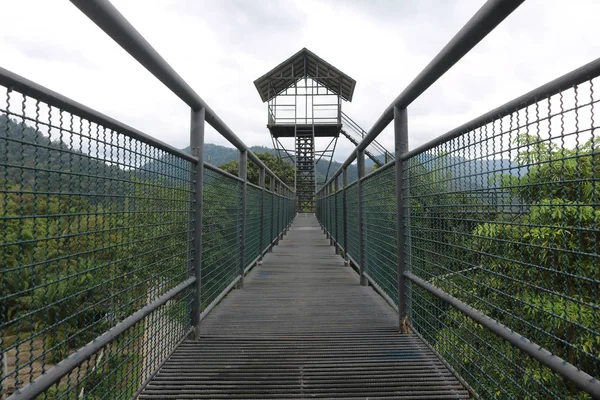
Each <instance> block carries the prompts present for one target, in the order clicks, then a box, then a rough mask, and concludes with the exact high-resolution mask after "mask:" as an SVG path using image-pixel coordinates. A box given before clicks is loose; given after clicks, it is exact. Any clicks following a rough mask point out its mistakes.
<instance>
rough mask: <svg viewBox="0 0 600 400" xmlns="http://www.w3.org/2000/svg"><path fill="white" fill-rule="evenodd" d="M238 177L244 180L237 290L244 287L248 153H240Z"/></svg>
mask: <svg viewBox="0 0 600 400" xmlns="http://www.w3.org/2000/svg"><path fill="white" fill-rule="evenodd" d="M239 168H240V169H239V177H240V178H242V179H243V180H244V182H243V183H242V223H241V232H240V271H239V275H240V280H239V281H238V283H237V288H238V289H242V288H243V287H244V268H245V267H246V266H245V265H244V261H245V260H244V256H245V253H246V193H247V191H248V185H247V184H248V152H247V151H240V166H239Z"/></svg>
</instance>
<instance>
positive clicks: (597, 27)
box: [0, 0, 600, 159]
mask: <svg viewBox="0 0 600 400" xmlns="http://www.w3.org/2000/svg"><path fill="white" fill-rule="evenodd" d="M114 4H115V6H116V7H117V8H118V9H119V10H120V11H121V12H122V13H123V14H124V15H125V17H126V18H128V19H129V20H130V21H131V23H132V24H133V25H134V26H135V27H136V28H137V29H138V30H139V31H140V32H141V33H142V35H144V36H145V37H146V38H147V39H148V41H149V42H150V43H151V44H152V45H153V46H154V47H155V48H156V49H157V51H159V53H161V54H162V55H163V57H164V58H165V59H166V60H167V61H168V62H169V63H170V64H171V65H172V66H173V67H174V68H175V70H176V71H178V72H179V74H180V75H181V76H182V77H183V78H184V79H185V80H186V81H187V82H188V83H189V84H190V85H191V86H192V87H193V88H194V89H195V90H196V91H197V92H198V94H199V95H200V96H201V97H202V98H203V99H204V100H206V101H207V102H208V104H209V105H210V106H211V108H213V109H214V110H215V111H217V113H218V114H219V115H220V116H221V118H222V119H223V120H224V121H225V122H226V123H227V124H228V125H229V126H230V127H231V128H232V129H233V130H234V131H235V132H236V133H237V134H238V136H240V137H241V138H242V139H243V140H244V141H245V142H246V143H247V144H248V145H254V144H260V145H270V144H271V139H270V137H269V133H268V131H267V130H266V128H265V124H266V105H264V104H262V103H261V101H260V98H259V96H258V94H257V93H256V91H255V88H254V85H253V81H254V79H256V78H257V77H259V76H261V75H262V74H263V73H264V72H266V71H268V70H269V69H271V68H272V67H274V66H275V65H276V64H278V63H279V62H281V61H282V60H284V59H285V58H287V57H289V56H290V55H292V54H293V53H295V52H296V51H298V50H299V49H300V48H302V47H307V48H309V49H311V50H312V51H313V52H315V53H316V54H318V55H319V56H320V57H322V58H324V59H325V60H327V61H328V62H330V63H331V64H333V65H335V66H336V67H338V68H340V69H341V70H342V71H344V72H346V73H347V74H349V75H350V76H352V77H353V78H354V79H356V80H357V82H358V83H357V87H356V91H355V96H354V101H353V102H352V103H346V104H344V109H345V111H346V112H347V113H348V114H349V115H350V116H351V117H352V118H353V119H355V120H356V121H357V122H358V123H359V124H360V125H362V126H363V128H365V129H368V128H370V127H371V125H372V124H373V123H374V122H375V120H376V119H377V118H378V117H379V116H380V115H381V113H382V112H383V110H384V109H385V108H386V107H387V106H388V105H389V104H390V102H391V101H392V100H393V99H394V98H395V97H396V96H397V95H398V94H399V93H400V92H401V91H402V89H403V88H404V87H405V86H406V85H407V84H408V83H409V82H410V81H411V80H412V79H413V78H414V77H415V76H416V75H417V74H418V72H419V71H420V70H421V69H422V68H423V67H424V66H425V65H426V64H427V63H428V62H429V61H430V60H431V59H432V58H433V57H434V56H435V54H436V53H437V52H438V51H439V50H440V49H441V48H442V47H443V45H445V44H446V43H447V42H448V40H450V38H451V36H452V35H453V34H454V33H456V32H457V31H458V29H460V27H461V26H462V25H464V23H465V22H466V21H467V20H468V19H469V18H470V17H471V16H472V15H473V13H474V12H475V11H476V10H477V9H478V8H479V7H480V6H481V5H482V2H481V1H468V0H463V1H454V2H443V1H434V0H429V1H422V2H399V1H383V0H381V1H363V0H352V1H344V2H342V1H339V0H338V1H333V0H332V1H317V0H290V1H287V2H282V1H266V0H264V1H263V0H258V1H243V0H224V1H219V2H215V1H191V0H188V1H186V0H177V1H168V0H153V1H151V0H147V1H144V2H143V4H142V3H141V2H139V1H132V0H120V1H116V0H115V1H114ZM3 15H4V18H3V21H2V24H1V25H0V54H1V55H2V61H1V63H0V64H1V65H2V66H3V67H4V68H7V69H9V70H12V71H13V72H16V73H18V74H20V75H23V76H25V77H26V78H29V79H31V80H33V81H36V82H38V83H40V84H42V85H44V86H47V87H49V88H51V89H53V90H56V91H58V92H60V93H62V94H64V95H66V96H68V97H71V98H73V99H74V100H77V101H79V102H81V103H84V104H86V105H88V106H90V107H92V108H95V109H97V110H99V111H101V112H103V113H106V114H108V115H110V116H111V117H114V118H116V119H119V120H121V121H123V122H125V123H128V124H130V125H132V126H134V127H136V128H138V129H140V130H142V131H144V132H146V133H148V134H150V135H153V136H155V137H157V138H159V139H161V140H163V141H166V142H168V143H170V144H172V145H174V146H177V147H185V146H187V144H188V124H189V111H188V109H187V106H186V105H185V104H183V103H182V102H181V101H180V100H179V99H178V98H177V97H176V96H174V95H173V94H172V93H170V92H169V91H168V90H167V89H166V88H164V86H163V85H162V84H161V83H160V82H158V81H157V80H156V79H155V78H154V77H153V76H151V75H150V74H149V73H148V72H146V71H145V70H144V69H143V68H142V67H141V66H140V65H139V64H138V63H137V62H136V61H135V60H134V59H133V58H131V57H130V56H129V55H128V54H126V53H125V52H124V51H123V50H121V49H120V48H119V47H118V45H116V44H115V43H114V42H113V41H112V39H110V38H109V37H108V36H106V35H105V34H104V33H103V32H101V31H100V29H99V28H97V27H96V26H95V25H93V23H92V22H90V21H89V20H88V19H87V17H85V16H84V15H83V14H82V13H80V12H79V11H78V10H77V9H76V8H75V7H74V6H73V5H71V4H70V3H68V2H49V1H44V0H22V1H18V2H17V1H12V2H5V4H3ZM597 15H600V3H598V2H596V1H593V0H587V1H586V0H574V1H571V2H568V3H566V2H563V1H559V0H529V1H528V2H525V3H524V4H523V5H522V6H521V7H520V8H519V9H518V10H517V11H516V12H515V13H514V14H513V15H511V16H510V17H508V19H507V20H506V21H505V22H503V23H502V24H501V25H500V26H499V27H498V28H497V29H496V30H495V31H494V32H493V33H492V34H490V35H489V36H488V37H487V38H486V39H484V41H483V42H482V43H481V44H480V45H478V46H477V47H476V48H475V49H474V50H473V51H472V52H471V53H470V54H468V55H467V56H466V57H465V58H464V59H463V60H461V61H460V62H459V63H458V64H457V65H456V66H455V67H454V68H453V69H452V70H451V71H450V72H448V74H447V75H446V76H444V77H443V78H442V79H440V81H439V82H437V83H436V84H434V85H433V86H432V88H431V89H430V90H428V91H427V92H426V93H425V94H424V95H423V96H422V97H421V98H419V99H418V100H417V101H416V102H415V103H414V104H413V105H412V106H411V107H410V108H409V118H410V120H409V121H410V123H409V127H410V131H411V134H410V142H411V147H415V146H417V145H419V144H422V143H424V142H425V141H427V140H429V139H432V138H433V137H435V136H437V135H440V134H442V133H444V132H446V131H447V130H450V129H451V128H453V127H455V126H457V125H460V124H462V123H464V122H466V121H468V120H470V119H472V118H474V117H476V116H477V115H479V114H482V113H484V112H486V111H488V110H489V109H491V108H494V107H496V106H498V105H500V104H502V103H503V102H506V101H508V100H510V99H512V98H514V97H516V96H518V95H521V94H523V93H524V92H526V91H528V90H530V89H533V88H535V87H537V86H539V85H541V84H543V83H545V82H547V81H548V80H551V79H553V78H556V77H557V76H559V75H561V74H564V73H566V72H568V71H570V70H572V69H574V68H577V67H578V66H580V65H582V64H584V63H585V62H589V61H591V60H592V59H594V58H596V57H597V56H598V54H600V42H598V41H597V40H596V38H598V37H600V24H598V23H597V21H596V19H597ZM207 132H208V133H207V141H209V142H213V143H219V144H225V143H226V141H225V140H224V139H223V138H221V137H220V136H219V135H218V134H217V133H216V132H214V130H208V131H207ZM380 141H381V142H382V143H383V144H384V145H386V146H387V147H388V148H389V149H392V148H393V140H392V136H391V130H390V129H387V130H386V131H385V132H384V133H383V134H382V136H381V138H380ZM351 148H352V146H351V145H350V143H348V142H346V141H345V140H342V139H340V143H339V144H338V153H337V158H338V159H343V158H344V157H345V156H346V154H347V153H348V152H349V151H350V150H351Z"/></svg>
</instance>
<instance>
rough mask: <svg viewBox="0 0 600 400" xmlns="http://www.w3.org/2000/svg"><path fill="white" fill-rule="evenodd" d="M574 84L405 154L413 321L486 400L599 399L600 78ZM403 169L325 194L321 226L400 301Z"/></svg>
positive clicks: (411, 327)
mask: <svg viewBox="0 0 600 400" xmlns="http://www.w3.org/2000/svg"><path fill="white" fill-rule="evenodd" d="M575 72H577V73H579V72H580V71H579V70H578V71H575ZM575 72H574V73H573V74H575ZM568 76H569V75H568ZM594 76H596V75H594ZM569 79H570V80H576V79H577V83H576V84H568V85H566V84H564V83H562V87H561V88H560V89H555V87H556V86H557V85H559V84H560V81H557V82H559V83H552V84H551V86H548V87H551V88H552V89H545V90H547V91H549V94H548V95H538V96H535V97H532V98H533V100H522V101H521V100H519V101H517V100H515V101H514V102H513V103H514V104H515V105H514V106H512V108H510V109H506V110H503V111H498V112H496V111H494V112H492V113H489V114H488V115H492V114H494V115H493V116H491V117H488V118H487V119H486V120H485V122H483V123H479V124H477V126H470V127H469V128H468V129H464V130H463V131H460V132H459V131H458V130H457V131H456V132H454V131H453V133H452V135H451V136H450V135H447V136H450V137H449V138H448V139H440V140H439V141H438V142H436V143H435V144H432V145H431V146H429V147H428V148H426V149H424V150H423V151H413V152H411V153H409V155H408V156H406V157H403V158H401V162H402V164H401V166H402V172H403V176H402V178H403V179H402V186H401V188H402V194H403V207H404V208H403V216H404V219H403V224H404V226H403V229H404V235H403V244H402V252H403V259H404V264H403V266H404V271H405V272H404V274H403V276H404V277H406V279H405V286H404V289H405V293H406V294H405V298H404V305H405V306H406V310H407V319H405V320H404V321H403V322H402V324H403V325H404V326H403V327H401V328H402V330H403V331H406V330H408V331H412V332H415V333H416V334H418V335H420V336H421V337H422V338H423V339H425V340H426V341H427V343H429V344H430V345H431V346H432V347H433V348H434V349H435V350H436V351H437V352H438V353H439V355H440V356H441V357H442V358H443V359H444V360H445V361H446V362H448V364H449V365H450V366H451V367H452V368H453V369H454V370H455V371H456V373H457V374H459V375H460V376H461V377H462V378H463V379H464V381H465V382H466V384H468V385H470V387H471V389H472V390H473V392H474V393H476V394H477V395H479V396H481V397H483V398H514V399H522V398H552V399H588V398H592V397H591V395H590V394H589V393H592V392H593V390H595V389H593V388H592V387H591V386H589V385H595V384H597V379H598V377H600V355H599V352H598V349H599V348H600V303H599V302H598V298H599V296H598V295H599V293H598V291H599V288H600V270H599V267H598V266H599V265H600V252H599V247H600V202H599V201H600V150H599V149H600V141H599V139H598V133H597V132H598V128H599V122H598V115H599V111H600V110H598V107H599V106H598V102H599V101H600V97H599V95H598V90H597V87H598V79H597V78H591V79H590V78H589V76H588V77H587V78H584V79H581V78H578V77H577V75H575V77H571V76H569ZM549 85H550V84H549ZM552 85H553V86H552ZM397 167H398V166H397V165H396V162H392V163H390V164H388V165H386V166H384V167H382V168H380V169H379V170H377V171H374V172H372V173H370V174H368V175H367V176H365V177H364V178H361V180H360V185H356V184H353V185H349V186H347V187H346V188H341V189H338V191H336V193H335V194H331V191H332V190H333V185H334V182H335V176H334V178H332V180H331V181H330V182H329V183H328V184H326V185H325V186H324V188H323V189H322V190H321V191H320V192H319V193H318V194H317V198H318V201H317V216H318V219H319V221H320V223H321V225H322V226H323V227H324V229H325V230H326V231H327V232H328V234H329V235H331V236H332V239H333V241H334V242H335V245H336V246H340V247H341V248H342V250H343V251H344V252H345V253H346V255H348V256H349V258H350V261H351V263H353V264H354V265H355V266H356V267H357V269H360V267H361V266H360V265H359V264H360V263H361V260H363V261H364V265H363V266H362V267H363V270H364V275H365V276H366V277H367V278H368V280H369V281H370V283H371V284H373V285H374V286H375V287H376V289H378V290H379V291H380V292H382V293H383V294H384V297H387V298H388V301H390V302H391V303H392V304H393V305H394V306H396V307H398V306H399V298H398V293H399V292H398V271H399V265H398V262H399V260H398V242H397V237H398V236H397V235H398V226H397V222H396V218H397V199H396V182H397V179H396V172H395V171H396V170H397ZM339 173H341V172H338V174H339ZM357 186H360V188H361V189H360V191H361V193H358V190H357ZM344 192H345V194H346V208H347V216H346V221H342V222H341V224H338V225H334V224H333V222H332V221H335V219H334V218H335V216H336V215H337V216H338V217H339V215H340V213H341V212H342V210H343V206H344V204H343V202H342V203H341V204H340V203H339V202H338V201H337V199H338V197H337V196H339V195H340V194H341V193H344ZM334 199H335V200H334ZM359 210H360V213H362V218H360V219H359V215H360V213H359ZM344 222H345V224H344ZM340 226H341V227H343V228H342V230H341V231H340V229H339V227H340ZM344 229H345V232H344ZM361 232H362V238H363V239H362V242H361V240H360V238H361ZM344 235H345V236H346V238H347V242H348V243H344V242H343V238H344ZM475 314H477V315H479V316H481V319H479V320H478V319H476V318H475V319H474V318H473V316H474V315H475ZM477 315H476V316H477ZM485 320H488V321H493V322H492V325H487V324H485V323H482V322H481V321H485ZM494 326H495V327H494ZM497 327H501V328H497ZM496 328H497V329H496ZM501 330H504V331H503V332H500V333H499V331H501ZM507 332H508V333H507ZM511 332H512V333H511ZM503 335H504V336H503ZM511 335H514V336H516V335H518V337H520V338H521V340H519V339H515V340H513V341H511V338H510V336H511ZM516 342H523V343H528V344H529V343H535V346H531V347H529V348H528V347H527V345H523V346H520V344H517V343H516ZM542 354H543V355H542ZM553 358H555V359H557V360H559V359H560V360H562V361H560V362H557V363H556V364H561V365H558V366H557V365H556V364H552V362H551V361H547V360H552V359H553ZM565 366H566V367H565ZM563 367H564V368H563ZM586 377H587V378H586ZM590 377H592V378H590ZM593 377H595V379H594V378H593Z"/></svg>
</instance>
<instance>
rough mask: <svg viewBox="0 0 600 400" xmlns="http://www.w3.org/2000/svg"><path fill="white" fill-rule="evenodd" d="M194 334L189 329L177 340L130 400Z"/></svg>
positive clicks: (133, 397) (191, 328)
mask: <svg viewBox="0 0 600 400" xmlns="http://www.w3.org/2000/svg"><path fill="white" fill-rule="evenodd" d="M192 332H194V327H190V329H188V331H187V332H186V333H185V335H183V337H182V338H181V339H179V341H178V342H177V343H176V344H175V346H173V348H172V349H171V351H169V353H168V354H167V355H166V356H165V358H164V359H163V360H162V361H161V362H159V363H158V365H157V366H156V368H154V371H153V372H152V373H151V374H150V375H149V376H148V377H147V378H146V380H144V382H142V384H141V385H140V387H139V388H138V390H136V391H135V393H134V394H133V395H132V396H131V398H132V399H137V398H138V396H139V395H140V394H141V393H142V392H143V391H144V389H145V388H146V386H148V384H149V383H150V381H151V380H152V379H154V377H155V376H156V375H157V374H158V371H160V369H161V368H162V367H163V365H165V363H166V362H167V361H168V360H169V358H171V356H172V355H173V353H175V351H176V350H177V348H178V347H179V346H180V345H181V344H182V343H183V342H184V341H186V340H187V338H188V337H189V336H190V334H191V333H192Z"/></svg>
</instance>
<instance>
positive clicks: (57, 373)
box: [8, 277, 196, 400]
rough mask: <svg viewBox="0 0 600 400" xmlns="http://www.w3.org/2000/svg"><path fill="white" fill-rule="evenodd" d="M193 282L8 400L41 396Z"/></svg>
mask: <svg viewBox="0 0 600 400" xmlns="http://www.w3.org/2000/svg"><path fill="white" fill-rule="evenodd" d="M194 282H196V278H195V277H191V278H188V279H187V280H185V281H183V282H182V283H180V284H179V285H177V286H175V287H174V288H173V289H171V290H169V291H168V292H167V293H165V294H163V295H162V296H160V297H159V298H157V299H156V300H154V301H153V302H152V303H150V304H147V305H146V306H144V307H142V308H141V309H139V310H138V311H136V312H135V313H133V314H131V315H130V316H129V317H127V318H125V319H124V320H123V321H121V322H119V323H118V324H116V325H115V326H114V327H113V328H111V329H109V330H108V331H106V332H104V333H103V334H102V335H100V336H98V337H97V338H96V339H94V340H93V341H91V342H90V343H88V344H86V345H85V346H83V347H82V348H80V349H79V350H77V351H76V352H75V353H73V354H71V355H70V356H69V357H68V358H66V359H64V360H63V361H61V362H59V363H58V364H56V365H55V366H54V367H52V368H51V369H49V370H48V371H47V372H45V373H44V374H42V375H40V376H39V377H37V378H36V379H34V380H33V381H32V382H31V383H30V384H29V385H27V386H25V387H24V388H22V389H17V390H16V391H15V392H14V393H13V394H12V395H11V396H10V397H9V398H8V400H19V399H31V398H34V397H35V396H37V395H39V394H41V393H42V392H44V391H45V390H47V389H48V388H50V387H51V386H52V385H54V384H56V382H58V381H60V379H61V378H62V377H64V376H66V375H67V374H68V373H69V372H71V371H73V370H74V369H75V368H77V367H78V366H79V365H81V364H82V363H83V362H84V361H86V360H87V359H89V358H90V357H91V356H92V355H94V354H95V353H97V352H98V351H99V350H100V349H102V348H103V347H105V346H106V345H108V344H110V343H111V342H112V341H114V340H115V339H116V338H117V337H119V335H121V334H122V333H123V332H125V331H126V330H127V329H129V328H131V327H132V326H134V325H135V324H137V323H138V322H140V321H141V320H142V319H144V318H145V317H146V316H148V315H149V314H150V313H152V312H153V311H154V310H156V309H157V308H158V307H160V306H162V305H164V304H165V303H166V302H167V301H169V300H171V299H172V298H173V297H175V296H177V295H178V294H179V293H181V292H182V291H183V290H185V289H187V288H188V287H190V286H191V285H192V284H193V283H194Z"/></svg>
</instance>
